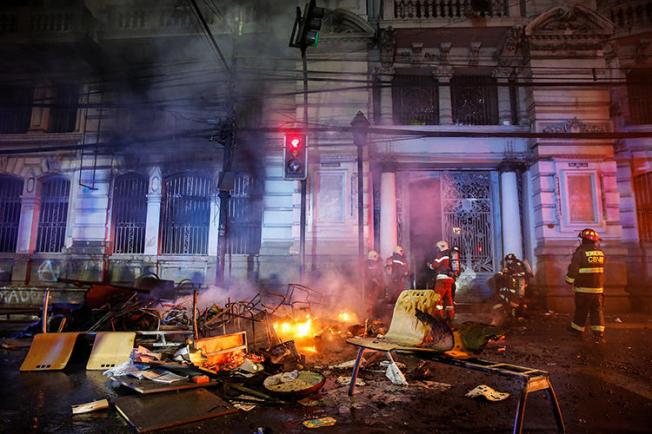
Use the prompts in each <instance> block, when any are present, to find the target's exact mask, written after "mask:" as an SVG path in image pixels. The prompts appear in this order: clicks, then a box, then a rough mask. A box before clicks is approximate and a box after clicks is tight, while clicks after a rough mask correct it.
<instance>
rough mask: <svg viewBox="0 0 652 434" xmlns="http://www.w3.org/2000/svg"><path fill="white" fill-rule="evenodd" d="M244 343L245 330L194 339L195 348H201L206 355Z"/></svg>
mask: <svg viewBox="0 0 652 434" xmlns="http://www.w3.org/2000/svg"><path fill="white" fill-rule="evenodd" d="M245 343H246V338H245V332H237V333H231V334H229V335H222V336H211V337H210V338H202V339H197V340H196V341H195V348H197V349H201V350H202V352H203V353H204V354H205V355H208V354H213V353H217V352H219V351H222V350H226V349H230V348H235V347H239V346H241V345H244V344H245Z"/></svg>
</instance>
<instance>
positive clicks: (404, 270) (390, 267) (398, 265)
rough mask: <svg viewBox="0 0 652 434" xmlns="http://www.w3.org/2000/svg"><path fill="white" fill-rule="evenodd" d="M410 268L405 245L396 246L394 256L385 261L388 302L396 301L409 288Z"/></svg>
mask: <svg viewBox="0 0 652 434" xmlns="http://www.w3.org/2000/svg"><path fill="white" fill-rule="evenodd" d="M409 273H410V268H409V267H408V262H407V259H406V258H405V250H403V247H401V246H396V247H394V252H393V253H392V256H390V257H389V258H387V260H386V261H385V274H386V275H387V302H388V303H390V304H392V305H393V304H394V303H396V300H397V299H398V296H399V295H400V294H401V292H402V291H404V290H405V289H406V288H407V280H408V275H409Z"/></svg>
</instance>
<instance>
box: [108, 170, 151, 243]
mask: <svg viewBox="0 0 652 434" xmlns="http://www.w3.org/2000/svg"><path fill="white" fill-rule="evenodd" d="M146 221H147V177H145V176H142V175H138V174H135V173H128V174H125V175H121V176H118V177H117V178H116V179H115V183H114V186H113V228H114V234H113V253H144V252H145V224H146Z"/></svg>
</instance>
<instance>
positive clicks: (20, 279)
mask: <svg viewBox="0 0 652 434" xmlns="http://www.w3.org/2000/svg"><path fill="white" fill-rule="evenodd" d="M40 208H41V198H40V197H39V196H38V195H37V194H36V177H35V176H33V175H32V176H30V177H29V178H28V179H27V181H25V188H24V190H23V194H22V195H21V196H20V221H19V223H18V240H17V242H16V258H15V260H14V265H13V267H12V270H11V280H12V281H13V282H16V283H21V284H27V283H28V282H29V277H30V276H29V268H30V267H29V263H30V260H31V259H30V257H31V255H32V253H33V252H34V248H35V246H36V236H37V233H38V218H39V217H38V216H39V210H40Z"/></svg>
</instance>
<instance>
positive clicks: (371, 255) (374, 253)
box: [367, 250, 379, 261]
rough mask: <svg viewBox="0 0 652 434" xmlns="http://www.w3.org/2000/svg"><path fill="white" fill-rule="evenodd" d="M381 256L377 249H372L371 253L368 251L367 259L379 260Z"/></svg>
mask: <svg viewBox="0 0 652 434" xmlns="http://www.w3.org/2000/svg"><path fill="white" fill-rule="evenodd" d="M378 258H379V255H378V252H377V251H375V250H370V251H369V253H367V259H369V260H370V261H377V260H378Z"/></svg>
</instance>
